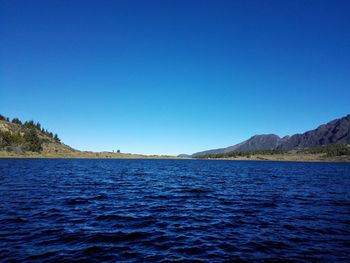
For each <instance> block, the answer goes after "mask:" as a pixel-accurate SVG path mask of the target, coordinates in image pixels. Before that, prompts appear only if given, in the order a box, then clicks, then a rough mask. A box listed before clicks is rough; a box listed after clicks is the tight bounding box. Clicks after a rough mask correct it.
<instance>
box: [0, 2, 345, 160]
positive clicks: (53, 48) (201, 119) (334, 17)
mask: <svg viewBox="0 0 350 263" xmlns="http://www.w3.org/2000/svg"><path fill="white" fill-rule="evenodd" d="M349 13H350V2H349V1H321V0H318V1H316V0H314V1H312V0H310V1H303V0H296V1H250V0H248V1H243V0H242V1H223V0H221V1H214V0H212V1H185V0H177V1H175V0H174V1H170V0H165V1H151V0H150V1H112V0H110V1H17V0H11V1H10V0H6V1H5V0H0V22H1V24H0V35H1V41H0V98H1V103H0V113H1V114H3V115H6V116H9V117H11V118H13V117H19V118H20V119H22V120H29V119H34V120H36V121H40V123H41V124H42V125H43V126H44V127H47V128H48V129H49V130H51V131H53V132H57V133H58V134H59V136H60V137H61V139H62V140H63V142H65V143H66V144H68V145H71V146H73V147H75V148H78V149H81V150H94V151H102V150H116V149H120V150H121V151H122V152H132V153H144V154H179V153H193V152H196V151H200V150H205V149H211V148H217V147H224V146H229V145H233V144H235V143H238V142H241V141H242V140H245V139H247V138H249V137H250V136H252V135H254V134H263V133H275V134H278V135H280V136H284V135H287V134H293V133H298V132H303V131H305V130H308V129H313V128H315V127H316V126H318V125H320V124H322V123H325V122H328V121H330V120H332V119H334V118H339V117H342V116H344V115H346V114H349V113H350V103H349V102H350V30H349V29H350V16H349Z"/></svg>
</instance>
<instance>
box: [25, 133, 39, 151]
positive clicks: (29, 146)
mask: <svg viewBox="0 0 350 263" xmlns="http://www.w3.org/2000/svg"><path fill="white" fill-rule="evenodd" d="M24 139H25V149H26V150H27V151H31V152H41V150H42V149H43V148H42V141H41V140H40V138H39V136H38V134H37V132H36V130H35V129H33V128H31V129H27V130H26V131H25V133H24Z"/></svg>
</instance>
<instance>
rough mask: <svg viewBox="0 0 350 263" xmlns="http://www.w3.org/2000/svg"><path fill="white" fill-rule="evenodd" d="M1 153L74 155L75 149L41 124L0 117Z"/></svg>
mask: <svg viewBox="0 0 350 263" xmlns="http://www.w3.org/2000/svg"><path fill="white" fill-rule="evenodd" d="M0 151H3V152H10V153H14V154H30V153H40V154H56V153H61V154H62V153H65V154H69V153H74V152H77V151H76V150H75V149H73V148H71V147H69V146H67V145H65V144H63V143H62V142H61V140H60V139H59V137H58V135H57V134H53V133H52V132H49V131H47V130H46V129H44V128H43V127H41V124H40V123H38V122H37V123H35V122H34V121H26V122H24V123H22V121H20V120H19V119H17V118H14V119H13V120H10V119H9V118H5V117H4V116H2V115H0Z"/></svg>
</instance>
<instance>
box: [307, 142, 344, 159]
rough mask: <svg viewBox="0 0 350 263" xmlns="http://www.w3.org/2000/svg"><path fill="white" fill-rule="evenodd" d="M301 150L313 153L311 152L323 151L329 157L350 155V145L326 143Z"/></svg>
mask: <svg viewBox="0 0 350 263" xmlns="http://www.w3.org/2000/svg"><path fill="white" fill-rule="evenodd" d="M300 152H303V153H311V154H319V153H323V154H326V156H327V157H335V156H342V155H350V145H346V144H330V145H324V146H319V147H315V148H310V149H306V150H302V151H300Z"/></svg>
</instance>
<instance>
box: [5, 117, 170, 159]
mask: <svg viewBox="0 0 350 263" xmlns="http://www.w3.org/2000/svg"><path fill="white" fill-rule="evenodd" d="M1 157H2V158H175V157H174V156H159V155H151V156H149V155H141V154H129V153H120V152H117V153H114V152H92V151H79V150H76V149H73V148H72V147H70V146H68V145H65V144H64V143H62V142H61V140H60V139H59V137H58V135H57V134H53V133H52V132H49V131H48V130H46V129H44V128H43V127H42V126H41V124H40V123H38V122H34V121H26V122H22V121H21V120H19V119H17V118H14V119H12V120H10V119H9V118H7V117H4V116H2V115H0V158H1Z"/></svg>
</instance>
